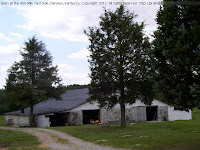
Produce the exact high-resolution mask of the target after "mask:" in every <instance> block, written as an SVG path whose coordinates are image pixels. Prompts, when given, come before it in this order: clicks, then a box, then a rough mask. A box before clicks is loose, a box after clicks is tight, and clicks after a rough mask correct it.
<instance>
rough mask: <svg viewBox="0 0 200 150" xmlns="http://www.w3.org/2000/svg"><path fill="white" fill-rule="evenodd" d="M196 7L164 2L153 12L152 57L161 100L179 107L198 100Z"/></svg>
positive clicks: (198, 12) (199, 68)
mask: <svg viewBox="0 0 200 150" xmlns="http://www.w3.org/2000/svg"><path fill="white" fill-rule="evenodd" d="M199 18H200V7H199V6H198V5H196V6H195V5H164V6H162V7H161V8H160V10H159V11H158V13H157V19H156V20H157V23H158V30H157V31H156V32H154V38H155V40H154V41H153V49H152V60H153V66H154V67H155V68H154V69H155V72H156V74H155V80H156V81H157V89H158V90H159V92H160V93H161V95H162V98H163V99H164V101H166V102H167V103H169V104H172V105H175V106H177V107H179V108H182V109H192V108H194V107H195V106H199V102H200V84H199V83H200V66H199V62H200V44H199V41H200V36H199V33H200V20H199Z"/></svg>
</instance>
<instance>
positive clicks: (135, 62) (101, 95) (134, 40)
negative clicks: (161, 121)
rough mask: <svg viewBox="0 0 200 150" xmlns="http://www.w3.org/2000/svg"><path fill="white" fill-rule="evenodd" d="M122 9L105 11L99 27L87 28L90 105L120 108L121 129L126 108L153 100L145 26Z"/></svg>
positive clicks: (148, 46)
mask: <svg viewBox="0 0 200 150" xmlns="http://www.w3.org/2000/svg"><path fill="white" fill-rule="evenodd" d="M135 17H136V16H135V15H134V14H133V13H130V12H129V11H128V10H126V8H125V7H124V6H123V5H122V6H120V8H118V9H117V10H116V11H115V12H112V11H110V10H109V11H107V10H106V9H105V10H104V14H103V15H102V16H101V17H100V24H99V25H100V27H99V28H97V27H89V32H88V33H87V32H86V31H85V34H86V35H87V36H88V37H89V40H90V45H89V50H90V52H91V55H90V59H89V63H90V69H91V74H90V77H91V84H90V86H89V95H90V98H89V99H88V101H89V102H92V101H96V100H97V101H98V103H99V105H100V107H106V108H112V107H114V106H115V105H116V104H117V103H118V104H120V107H121V126H122V127H125V126H126V122H125V104H126V103H129V104H131V103H134V102H135V100H136V99H137V98H140V99H141V100H142V101H143V102H145V103H146V104H150V103H151V101H152V99H153V90H152V85H153V82H152V81H151V80H150V77H151V76H150V72H151V68H150V63H149V57H148V55H147V51H148V49H149V48H150V44H149V42H148V38H146V37H144V34H143V32H142V31H143V28H144V23H141V24H140V25H139V24H138V23H135V22H134V21H133V19H134V18H135Z"/></svg>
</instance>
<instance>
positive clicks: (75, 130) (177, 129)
mask: <svg viewBox="0 0 200 150" xmlns="http://www.w3.org/2000/svg"><path fill="white" fill-rule="evenodd" d="M192 115H193V120H190V121H172V122H170V121H166V122H160V123H136V124H133V125H130V124H127V127H126V128H121V127H120V126H119V125H110V127H102V126H99V125H86V126H68V127H54V128H51V129H55V130H59V131H62V132H65V133H68V134H71V135H73V136H75V137H78V138H80V139H83V140H86V141H90V142H94V143H96V144H101V145H106V146H111V147H115V148H127V149H134V150H142V149H143V150H161V149H162V150H197V149H200V110H199V109H197V108H195V109H194V110H193V112H192ZM4 120H5V118H4V116H0V126H5V122H4ZM38 144H39V143H38V141H37V139H36V138H35V137H33V136H31V135H29V134H25V133H23V132H17V131H4V130H0V149H1V148H5V147H7V148H9V149H10V150H15V149H18V148H19V149H22V150H27V149H28V150H29V149H30V150H40V149H42V150H44V149H45V148H39V147H38Z"/></svg>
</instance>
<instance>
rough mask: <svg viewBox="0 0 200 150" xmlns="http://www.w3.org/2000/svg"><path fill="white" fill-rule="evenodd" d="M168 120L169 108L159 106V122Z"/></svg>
mask: <svg viewBox="0 0 200 150" xmlns="http://www.w3.org/2000/svg"><path fill="white" fill-rule="evenodd" d="M166 120H168V106H158V121H166Z"/></svg>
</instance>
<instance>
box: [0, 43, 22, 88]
mask: <svg viewBox="0 0 200 150" xmlns="http://www.w3.org/2000/svg"><path fill="white" fill-rule="evenodd" d="M19 49H20V46H19V45H18V44H12V45H7V46H0V62H1V64H0V89H1V88H3V85H5V78H6V77H7V70H8V69H9V68H10V67H11V66H12V64H13V63H14V61H19V60H20V59H21V55H20V54H19Z"/></svg>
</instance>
